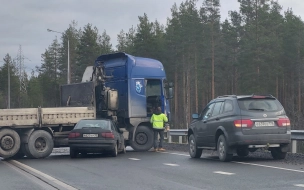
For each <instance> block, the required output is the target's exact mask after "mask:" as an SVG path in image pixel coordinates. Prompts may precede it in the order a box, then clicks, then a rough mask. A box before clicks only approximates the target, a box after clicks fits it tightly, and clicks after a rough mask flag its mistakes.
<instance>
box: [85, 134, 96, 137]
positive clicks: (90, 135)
mask: <svg viewBox="0 0 304 190" xmlns="http://www.w3.org/2000/svg"><path fill="white" fill-rule="evenodd" d="M83 137H98V134H83Z"/></svg>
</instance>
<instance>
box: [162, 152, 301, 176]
mask: <svg viewBox="0 0 304 190" xmlns="http://www.w3.org/2000/svg"><path fill="white" fill-rule="evenodd" d="M162 153H167V154H173V155H179V156H187V157H189V156H190V155H188V154H179V153H172V152H162ZM201 158H204V159H208V160H216V159H212V158H207V157H201ZM231 162H232V163H236V164H244V165H251V166H259V167H264V168H272V169H278V170H285V171H292V172H298V173H304V171H302V170H295V169H289V168H281V167H275V166H267V165H262V164H253V163H247V162H236V161H231Z"/></svg>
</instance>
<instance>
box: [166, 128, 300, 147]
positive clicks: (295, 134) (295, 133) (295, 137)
mask: <svg viewBox="0 0 304 190" xmlns="http://www.w3.org/2000/svg"><path fill="white" fill-rule="evenodd" d="M290 133H291V152H292V153H297V141H304V130H291V131H290ZM187 135H188V129H170V130H168V131H167V139H168V142H169V143H172V136H179V141H178V143H179V144H182V143H183V136H187ZM187 143H188V142H187Z"/></svg>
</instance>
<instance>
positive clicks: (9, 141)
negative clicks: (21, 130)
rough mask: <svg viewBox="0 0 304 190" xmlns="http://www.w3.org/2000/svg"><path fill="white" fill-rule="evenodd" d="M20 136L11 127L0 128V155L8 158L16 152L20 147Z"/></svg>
mask: <svg viewBox="0 0 304 190" xmlns="http://www.w3.org/2000/svg"><path fill="white" fill-rule="evenodd" d="M20 144H21V142H20V136H19V135H18V133H17V132H16V131H14V130H12V129H2V130H0V156H1V157H2V158H9V157H12V156H14V155H15V154H17V152H18V151H19V149H20Z"/></svg>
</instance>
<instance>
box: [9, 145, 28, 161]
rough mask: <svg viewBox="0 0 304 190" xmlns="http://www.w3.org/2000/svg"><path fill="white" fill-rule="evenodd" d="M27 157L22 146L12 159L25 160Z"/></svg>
mask: <svg viewBox="0 0 304 190" xmlns="http://www.w3.org/2000/svg"><path fill="white" fill-rule="evenodd" d="M24 156H25V153H24V152H23V150H22V148H21V146H20V149H19V151H18V152H17V153H16V154H15V155H14V156H13V157H11V158H12V159H20V158H23V157H24Z"/></svg>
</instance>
